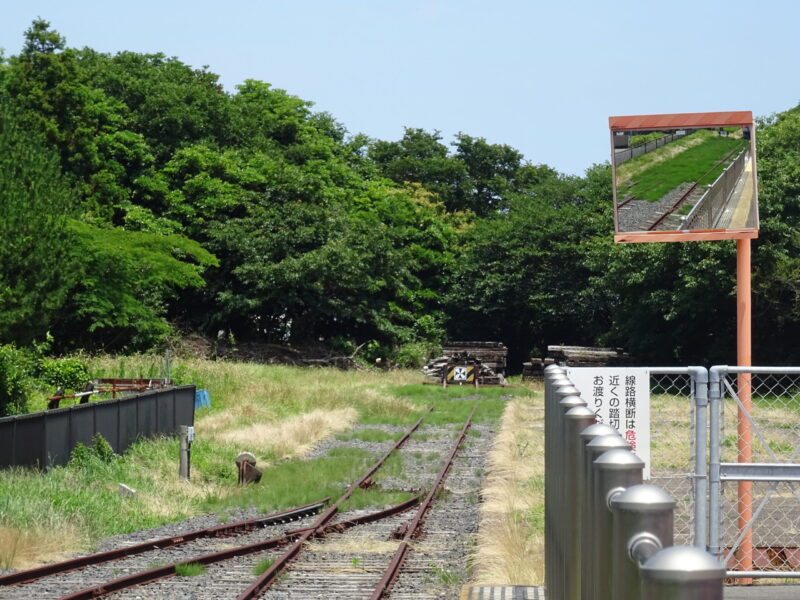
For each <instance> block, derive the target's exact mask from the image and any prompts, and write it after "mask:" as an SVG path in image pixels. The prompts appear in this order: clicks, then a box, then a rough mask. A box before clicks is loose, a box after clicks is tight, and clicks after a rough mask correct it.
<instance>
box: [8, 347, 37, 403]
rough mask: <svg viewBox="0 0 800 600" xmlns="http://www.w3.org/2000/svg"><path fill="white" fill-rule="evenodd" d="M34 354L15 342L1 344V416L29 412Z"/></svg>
mask: <svg viewBox="0 0 800 600" xmlns="http://www.w3.org/2000/svg"><path fill="white" fill-rule="evenodd" d="M34 364H35V360H34V358H33V356H32V355H31V354H30V353H29V352H27V351H25V350H21V349H19V348H17V347H16V346H14V345H13V344H6V345H4V346H0V416H6V415H14V414H20V413H24V412H27V410H28V393H29V391H30V389H31V386H32V383H33V382H32V380H31V371H32V370H33V368H34Z"/></svg>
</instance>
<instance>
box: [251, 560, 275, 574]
mask: <svg viewBox="0 0 800 600" xmlns="http://www.w3.org/2000/svg"><path fill="white" fill-rule="evenodd" d="M273 564H275V559H274V558H271V557H267V558H262V559H261V560H260V561H258V562H257V563H256V564H255V565H254V566H253V575H263V574H264V573H265V572H266V570H267V569H269V568H270V567H271V566H272V565H273Z"/></svg>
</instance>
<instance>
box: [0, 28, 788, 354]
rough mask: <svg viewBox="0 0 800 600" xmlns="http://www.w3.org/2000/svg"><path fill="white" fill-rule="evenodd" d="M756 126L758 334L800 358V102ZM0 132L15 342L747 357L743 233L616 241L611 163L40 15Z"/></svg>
mask: <svg viewBox="0 0 800 600" xmlns="http://www.w3.org/2000/svg"><path fill="white" fill-rule="evenodd" d="M758 144H759V146H758V158H759V189H760V196H761V222H762V228H761V234H760V237H759V239H758V241H757V242H755V244H754V278H753V281H754V306H755V313H754V321H755V322H756V323H757V326H756V327H755V329H754V331H755V339H756V349H755V355H756V357H757V359H758V360H759V361H767V360H769V361H781V362H785V361H792V360H795V361H796V360H798V359H800V355H798V354H799V353H798V351H797V349H796V348H795V347H794V346H793V345H792V344H791V343H790V341H789V340H790V339H792V336H791V334H792V333H795V332H796V331H798V330H799V329H800V263H798V260H800V259H799V258H798V256H800V252H798V250H800V234H798V231H800V229H799V228H798V225H800V167H799V166H798V165H800V107H797V108H793V109H790V110H788V111H787V112H785V113H783V114H781V115H775V116H772V117H769V118H767V119H764V120H763V121H762V122H761V123H760V128H759V135H758ZM0 147H2V149H3V152H2V154H0V342H4V343H5V342H14V343H17V344H26V343H29V342H30V341H31V340H33V339H36V338H41V337H42V336H44V335H45V334H46V332H48V331H51V332H53V334H54V335H55V339H56V343H57V344H58V345H59V348H60V349H70V348H93V349H94V348H98V349H99V348H105V349H122V348H130V349H146V348H149V347H152V346H154V345H158V344H160V343H162V342H163V341H164V339H165V338H166V337H168V336H169V335H172V334H173V333H174V332H175V331H177V330H181V331H198V332H201V333H203V334H207V335H210V336H215V335H217V334H218V332H220V331H222V332H225V333H226V334H228V335H233V336H234V337H235V338H237V339H241V340H263V341H270V342H289V343H319V342H322V343H324V344H328V345H331V346H336V347H342V348H345V347H354V346H355V345H356V344H362V343H369V347H370V348H372V349H373V351H374V352H375V353H381V354H383V355H386V354H389V355H391V353H392V352H400V351H401V350H402V348H403V347H405V346H410V345H435V344H437V343H440V342H442V341H443V340H445V339H447V338H451V339H454V338H462V339H464V338H479V339H499V340H502V341H504V342H505V343H506V344H508V345H509V346H510V347H511V349H512V353H513V356H514V357H516V358H517V359H522V358H525V357H526V356H529V355H530V353H531V352H532V351H534V350H536V349H538V350H543V348H544V346H545V345H547V344H552V343H567V344H609V345H614V346H624V347H626V348H627V349H629V350H630V351H631V352H632V353H633V354H635V355H637V356H638V357H639V358H640V359H641V360H652V361H656V360H657V361H659V362H662V361H670V362H683V363H685V362H688V361H726V362H727V361H731V360H732V359H733V343H734V342H733V340H734V331H735V300H734V290H735V281H734V268H733V265H734V262H735V252H734V246H733V242H716V243H691V244H641V245H632V246H626V245H615V244H614V243H613V241H612V239H611V231H612V223H611V210H610V207H611V181H610V168H609V166H608V164H607V163H606V164H600V165H593V166H591V167H590V168H588V169H587V171H586V173H585V174H584V175H583V176H581V177H575V176H566V175H563V174H560V173H558V172H556V171H555V170H554V169H552V168H550V167H548V166H547V165H537V164H532V163H530V162H528V161H526V160H525V158H524V157H523V156H522V154H521V153H520V152H518V151H517V150H515V149H514V148H512V147H510V146H507V145H504V144H499V143H491V142H489V141H487V140H485V139H483V138H479V137H473V136H470V135H468V134H466V133H459V134H458V135H456V136H454V138H453V139H452V140H450V141H447V140H444V139H443V137H442V135H441V133H440V132H438V131H426V130H424V129H419V128H414V127H408V128H406V130H405V133H404V134H403V136H402V137H401V139H399V140H396V141H387V140H376V139H369V138H368V137H366V136H364V135H362V134H350V133H349V132H348V131H347V130H346V128H345V127H344V126H343V125H342V124H341V123H339V122H337V121H336V119H335V117H334V116H332V115H330V114H327V113H320V112H315V110H314V106H313V104H312V103H311V102H309V101H307V100H304V99H301V98H298V97H296V96H294V95H292V94H290V93H289V92H287V91H284V90H280V89H277V88H274V87H273V86H271V85H270V84H269V83H266V82H263V81H257V80H246V81H244V82H243V83H242V84H241V85H239V86H238V87H237V88H236V89H235V91H234V92H232V93H230V92H226V91H225V90H224V89H223V88H222V86H221V85H220V84H219V80H218V76H217V75H216V74H214V73H212V72H211V71H209V70H208V68H207V67H203V68H200V69H197V68H193V67H191V66H189V65H186V64H184V63H182V62H181V61H180V60H178V59H177V58H168V57H166V56H164V55H163V54H158V53H156V54H139V53H134V52H125V51H123V52H119V53H116V54H108V53H101V52H97V51H95V50H93V49H91V48H81V49H78V48H71V47H69V46H68V44H67V40H66V39H65V38H64V37H63V36H62V35H61V34H60V33H58V32H57V31H56V30H55V29H53V28H52V27H51V26H50V24H49V23H48V22H47V21H44V20H41V19H37V20H36V21H34V22H33V23H32V25H31V27H30V28H29V29H28V30H27V31H26V32H25V33H24V46H23V49H22V51H21V53H20V54H19V55H17V56H12V57H9V58H8V59H7V60H6V61H5V62H4V63H2V64H0ZM774 331H781V332H784V333H786V334H787V335H786V336H781V337H779V338H778V339H777V340H776V338H775V336H774V335H773V332H774Z"/></svg>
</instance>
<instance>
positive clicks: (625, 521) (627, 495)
mask: <svg viewBox="0 0 800 600" xmlns="http://www.w3.org/2000/svg"><path fill="white" fill-rule="evenodd" d="M674 511H675V500H673V499H672V497H671V496H670V495H669V494H668V493H667V492H665V491H664V490H663V489H661V488H660V487H658V486H655V485H649V484H642V485H634V486H631V487H629V488H628V489H626V490H625V491H624V492H622V493H620V494H617V495H616V496H614V498H612V499H611V514H612V517H611V521H612V525H611V527H612V533H611V578H612V581H613V583H612V586H611V590H612V598H614V600H639V593H640V587H641V586H640V582H639V567H640V566H641V565H642V564H644V563H645V562H646V561H647V560H648V559H649V558H650V557H651V556H653V555H654V554H656V553H657V552H658V551H659V550H662V549H663V548H668V547H669V546H672V543H673V542H672V526H673V513H674Z"/></svg>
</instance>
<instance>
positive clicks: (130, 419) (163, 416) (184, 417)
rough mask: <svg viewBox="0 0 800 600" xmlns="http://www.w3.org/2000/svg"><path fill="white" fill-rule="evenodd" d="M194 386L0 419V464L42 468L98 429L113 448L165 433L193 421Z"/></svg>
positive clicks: (62, 459) (121, 449)
mask: <svg viewBox="0 0 800 600" xmlns="http://www.w3.org/2000/svg"><path fill="white" fill-rule="evenodd" d="M194 396H195V386H193V385H191V386H181V387H173V388H167V389H161V390H153V391H150V392H145V393H143V394H138V395H134V396H127V397H123V398H117V399H112V400H104V401H101V402H89V403H86V404H76V405H74V406H66V407H64V408H57V409H53V410H45V411H41V412H36V413H31V414H26V415H14V416H11V417H4V418H2V419H0V468H2V467H11V466H22V467H38V468H48V467H52V466H57V465H63V464H66V463H67V462H69V459H70V453H71V452H72V449H73V448H75V446H76V445H77V444H78V443H79V442H80V443H83V444H87V445H88V444H91V441H92V437H93V436H94V435H95V434H96V433H99V434H101V435H102V436H103V437H104V438H105V439H106V441H107V442H108V443H109V445H110V446H111V448H112V449H113V450H114V452H117V453H120V454H121V453H122V452H124V451H125V450H126V449H127V448H128V446H130V445H131V444H132V443H133V442H134V441H136V440H137V439H138V438H146V437H153V436H156V435H171V434H174V433H176V432H177V431H178V428H179V427H180V426H181V425H190V426H191V425H193V424H194Z"/></svg>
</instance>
